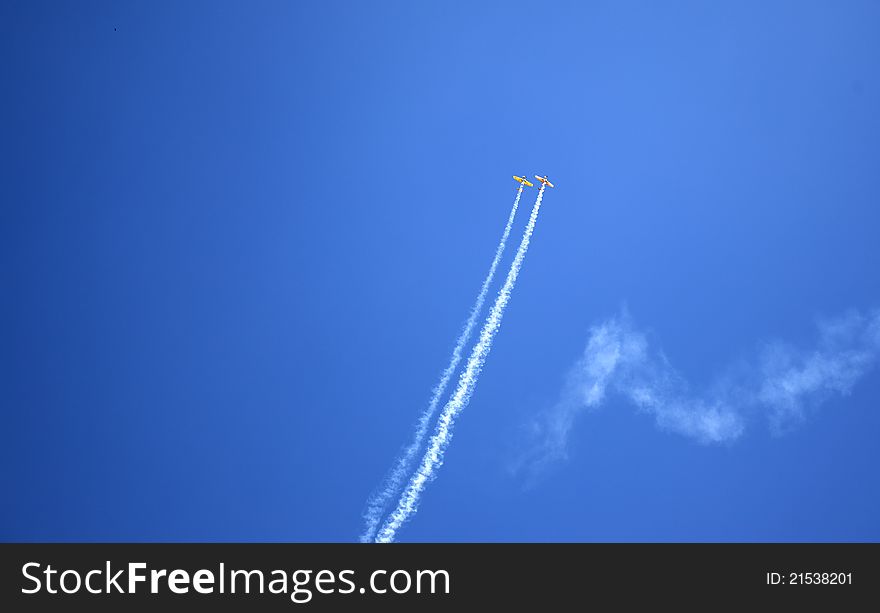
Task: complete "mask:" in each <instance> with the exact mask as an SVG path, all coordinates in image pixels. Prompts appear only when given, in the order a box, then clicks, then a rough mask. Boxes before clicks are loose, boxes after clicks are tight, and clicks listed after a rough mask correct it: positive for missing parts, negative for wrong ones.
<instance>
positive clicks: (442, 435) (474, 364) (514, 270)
mask: <svg viewBox="0 0 880 613" xmlns="http://www.w3.org/2000/svg"><path fill="white" fill-rule="evenodd" d="M543 196H544V186H543V185H542V186H541V189H540V191H538V198H537V199H536V200H535V206H534V207H532V214H531V216H530V217H529V222H528V224H527V225H526V229H525V231H524V232H523V237H522V241H520V244H519V249H517V252H516V256H515V257H514V258H513V263H512V264H511V265H510V271H509V272H508V273H507V279H506V280H505V281H504V285H503V286H502V288H501V290H500V291H499V292H498V297H497V298H496V299H495V304H494V305H492V310H491V311H489V315H488V316H487V317H486V322H485V323H484V324H483V329H482V330H481V331H480V340H479V341H477V344H476V345H474V348H473V350H472V351H471V355H470V357H469V358H468V361H467V366H465V369H464V372H462V373H461V376H460V377H459V379H458V386H457V387H456V389H455V392H454V393H453V395H452V397H451V398H450V399H449V402H447V403H446V406H445V407H443V411H442V412H441V414H440V419H439V420H438V422H437V428H436V431H435V432H434V434H433V435H432V436H431V439H430V441H429V443H428V448H427V449H426V450H425V455H424V456H423V458H422V461H421V463H420V464H419V466H418V468H417V469H416V472H415V473H414V474H413V476H412V477H411V478H410V480H409V484H408V485H407V487H406V490H404V492H403V494H402V495H401V496H400V500H399V501H398V503H397V508H396V509H395V510H394V512H393V513H391V515H389V516H388V519H386V520H385V523H384V524H383V525H382V529H381V530H379V533H378V534H377V535H376V542H377V543H389V542H391V541H393V540H394V537H395V535H396V534H397V531H398V530H399V529H400V527H401V526H402V525H403V524H404V522H406V521H407V520H408V519H409V518H410V517H411V516H412V515H413V514H414V513H415V512H416V511H417V510H418V503H419V498H420V497H421V494H422V492H423V491H424V489H425V485H426V484H427V482H428V481H430V480H431V479H432V478H433V477H434V475H435V473H436V471H437V469H438V468H439V467H440V466H441V465H442V464H443V456H444V455H445V453H446V448H447V447H448V446H449V441H450V440H451V439H452V428H453V426H454V425H455V419H456V417H458V415H459V413H461V412H462V410H464V408H465V407H466V406H467V405H468V402H469V401H470V398H471V395H472V394H473V391H474V387H476V385H477V379H478V378H479V376H480V372H481V371H482V370H483V365H484V364H485V363H486V357H487V356H488V355H489V351H491V349H492V340H493V339H494V338H495V334H496V333H497V332H498V328H499V327H500V326H501V319H502V318H503V317H504V309H505V308H506V307H507V303H508V302H509V301H510V294H511V292H512V291H513V286H514V285H515V284H516V279H517V277H518V276H519V271H520V268H521V267H522V263H523V260H524V259H525V257H526V252H527V251H528V249H529V241H530V240H531V238H532V232H534V230H535V223H536V222H537V220H538V211H539V210H540V209H541V199H542V198H543Z"/></svg>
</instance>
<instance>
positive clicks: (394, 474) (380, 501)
mask: <svg viewBox="0 0 880 613" xmlns="http://www.w3.org/2000/svg"><path fill="white" fill-rule="evenodd" d="M522 192H523V187H522V185H520V187H519V189H518V190H516V199H515V200H514V201H513V207H512V208H511V209H510V216H509V217H508V218H507V225H506V226H504V233H503V234H502V235H501V240H500V241H499V242H498V247H497V248H496V249H495V258H494V259H493V260H492V264H491V265H490V266H489V272H488V274H487V275H486V278H485V279H484V280H483V286H482V287H481V288H480V293H479V294H478V295H477V299H476V300H475V301H474V305H473V307H471V312H470V315H469V316H468V319H467V321H466V322H465V324H464V328H462V330H461V334H459V335H458V340H456V341H455V348H454V349H453V350H452V356H451V357H450V358H449V364H447V366H446V369H445V370H444V371H443V373H442V374H441V375H440V380H439V381H438V382H437V385H436V386H435V387H434V389H433V390H432V392H431V400H430V402H429V403H428V407H427V408H426V409H425V410H424V412H423V413H422V415H421V416H420V417H419V420H418V422H417V423H416V431H415V434H414V435H413V440H412V442H411V443H410V444H409V446H407V447H406V449H404V450H403V453H401V455H400V457H399V458H397V461H396V462H395V463H394V466H393V467H392V468H391V470H390V471H389V472H388V474H387V475H386V477H385V480H384V481H383V482H382V485H381V487H380V488H379V490H378V491H377V492H375V493H374V494H373V495H372V496H371V497H370V499H369V501H368V502H367V508H366V510H365V511H364V522H365V526H364V531H363V533H362V534H361V537H360V540H361V542H362V543H366V542H369V541H371V540H373V537H374V536H375V535H376V528H377V527H378V526H379V522H380V521H381V520H382V516H383V515H384V514H385V510H386V508H387V507H388V503H389V501H390V500H391V498H392V497H394V496H396V495H397V493H398V492H399V491H400V489H401V487H402V486H403V481H404V479H405V478H406V476H407V474H408V473H409V469H410V466H412V463H413V459H414V458H415V455H416V453H418V451H419V449H420V448H421V446H422V441H423V440H424V439H425V434H427V432H428V424H430V422H431V419H432V418H433V417H434V413H436V412H437V405H438V404H439V402H440V398H441V397H442V396H443V394H444V393H445V392H446V386H447V385H449V380H450V379H452V375H453V374H454V373H455V371H456V369H457V368H458V365H459V363H460V362H461V355H462V352H463V351H464V348H465V345H467V344H468V341H470V339H471V334H473V331H474V327H475V326H476V325H477V318H478V317H479V316H480V312H481V311H482V310H483V303H484V302H485V301H486V294H488V293H489V286H490V285H492V280H493V279H494V278H495V271H496V270H497V269H498V264H499V263H500V262H501V256H502V255H503V254H504V248H505V247H506V246H507V239H508V237H509V236H510V229H511V228H512V227H513V219H514V217H516V211H517V209H518V208H519V199H520V197H521V196H522Z"/></svg>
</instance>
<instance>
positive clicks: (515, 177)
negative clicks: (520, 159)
mask: <svg viewBox="0 0 880 613" xmlns="http://www.w3.org/2000/svg"><path fill="white" fill-rule="evenodd" d="M513 178H514V179H516V180H517V181H519V182H520V183H522V184H523V185H528V186H529V187H532V183H530V182H529V181H528V179H526V178H525V177H524V176H523V177H518V176H516V175H513Z"/></svg>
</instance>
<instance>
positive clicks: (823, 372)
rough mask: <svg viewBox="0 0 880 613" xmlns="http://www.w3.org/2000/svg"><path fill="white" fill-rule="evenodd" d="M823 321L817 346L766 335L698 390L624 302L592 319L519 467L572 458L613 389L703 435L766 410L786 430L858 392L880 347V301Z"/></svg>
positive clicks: (728, 435) (739, 425) (660, 421)
mask: <svg viewBox="0 0 880 613" xmlns="http://www.w3.org/2000/svg"><path fill="white" fill-rule="evenodd" d="M817 327H818V336H817V339H816V341H815V342H814V344H813V346H811V347H808V348H804V347H797V346H794V345H790V344H784V343H781V342H778V341H774V342H769V343H765V344H764V345H763V346H762V347H761V348H760V349H759V351H758V352H757V358H756V360H755V362H754V364H751V365H745V366H744V367H742V368H739V369H736V370H735V371H734V369H728V370H727V371H724V373H725V374H724V376H719V377H718V378H717V379H716V380H715V382H714V383H713V384H712V385H711V386H709V387H708V388H706V389H705V390H702V391H699V392H695V391H693V390H692V389H691V387H690V386H689V384H688V382H687V381H686V379H685V378H684V377H682V376H681V375H680V374H679V372H678V371H676V370H675V368H673V367H672V365H671V364H670V363H669V360H667V358H666V356H665V355H664V354H663V352H662V351H661V350H659V349H656V348H653V347H651V346H650V344H649V342H648V337H647V336H646V335H645V334H644V333H643V332H640V331H638V330H637V329H636V328H635V326H634V324H633V322H632V319H631V317H629V315H628V314H627V313H626V312H625V311H624V312H623V313H621V314H620V315H618V316H615V317H612V318H611V319H609V320H607V321H605V322H602V323H601V324H598V325H596V326H593V327H592V328H591V330H590V335H589V339H588V341H587V346H586V349H585V350H584V353H583V355H582V356H581V358H580V359H579V360H578V361H577V363H575V365H574V366H573V367H572V369H571V371H570V372H569V373H568V376H567V377H566V382H565V385H564V387H563V390H562V392H561V394H560V397H559V400H558V401H557V402H556V404H554V405H553V406H552V407H551V408H550V409H549V410H548V411H546V412H544V413H543V414H542V415H541V416H540V417H539V418H538V419H537V420H535V421H534V422H533V423H532V424H531V428H530V432H531V434H532V436H533V437H534V439H535V441H534V445H532V446H531V447H527V448H528V449H530V451H529V452H528V453H527V455H526V456H525V457H523V458H522V459H521V461H520V462H519V463H518V465H517V466H516V469H525V470H527V471H528V472H530V473H534V472H535V471H536V470H539V469H540V468H541V467H543V466H544V465H546V464H547V463H548V462H551V461H553V460H559V459H563V458H565V457H566V455H567V449H568V442H569V438H570V434H571V431H572V429H573V427H574V424H575V420H576V418H577V416H578V415H579V414H580V413H582V412H584V411H589V410H591V409H596V408H598V407H600V406H601V405H602V404H603V403H604V402H606V400H607V399H608V398H610V397H612V396H616V397H620V398H622V399H624V400H626V401H628V402H629V403H631V404H632V405H634V406H635V407H636V408H637V409H639V410H640V411H643V412H645V413H647V414H649V415H652V416H653V417H654V419H655V421H656V423H657V425H658V426H659V427H660V428H662V429H664V430H668V431H670V432H675V433H678V434H682V435H685V436H688V437H690V438H693V439H695V440H697V441H699V442H701V443H722V442H727V441H734V440H736V439H737V438H739V437H740V436H741V435H742V434H743V432H744V431H745V429H746V423H747V421H748V420H749V419H751V418H752V417H753V416H754V415H755V414H760V413H766V415H767V418H768V420H769V423H770V426H771V428H772V429H773V430H774V431H777V432H779V431H784V430H786V429H788V428H790V427H791V426H792V425H793V424H795V423H797V422H799V421H800V420H802V419H803V418H804V417H805V416H806V415H807V413H808V411H809V410H811V409H812V408H815V407H817V406H818V405H820V404H822V403H823V402H825V401H826V400H828V399H829V398H830V397H832V396H834V395H846V394H848V393H849V392H850V391H851V390H852V388H853V386H854V385H855V384H856V382H857V381H858V380H859V379H860V378H861V377H863V376H864V375H865V374H866V373H867V372H868V371H869V370H870V369H871V368H873V367H874V365H875V364H876V363H877V361H878V357H880V311H874V312H871V313H868V314H862V313H859V312H857V311H849V312H847V313H845V314H843V315H841V316H838V317H835V318H832V319H828V320H824V321H820V322H819V323H818V326H817ZM734 372H735V375H734V374H731V373H734Z"/></svg>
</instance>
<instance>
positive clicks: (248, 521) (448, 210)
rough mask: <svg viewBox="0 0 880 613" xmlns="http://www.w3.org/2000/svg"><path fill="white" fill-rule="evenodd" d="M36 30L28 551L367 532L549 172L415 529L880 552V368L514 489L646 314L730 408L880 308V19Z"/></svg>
mask: <svg viewBox="0 0 880 613" xmlns="http://www.w3.org/2000/svg"><path fill="white" fill-rule="evenodd" d="M723 4H726V5H727V6H722V5H723ZM0 24H2V25H0V31H2V36H0V41H2V42H0V47H2V49H3V53H2V58H3V59H2V60H0V62H2V71H3V75H4V79H3V81H4V84H5V87H4V90H5V95H4V97H3V101H2V103H0V104H2V108H3V116H4V122H3V123H4V128H3V139H2V140H3V169H4V170H3V173H4V180H3V181H2V183H3V193H4V196H3V199H2V201H3V202H2V223H0V228H2V230H0V231H2V235H0V239H2V241H0V242H2V247H0V252H2V254H3V260H4V263H5V264H4V266H3V269H4V272H3V279H4V283H3V286H4V288H5V291H4V292H3V300H2V303H0V312H2V322H3V323H2V328H0V329H2V333H3V334H2V339H3V340H2V354H0V355H2V371H0V372H2V374H0V407H2V417H3V423H4V426H3V432H4V443H3V445H2V446H0V449H2V451H0V454H2V468H0V478H2V484H3V489H4V492H5V494H4V504H3V505H0V538H2V539H3V540H126V541H141V540H146V541H149V540H187V541H192V540H195V541H200V540H224V541H227V540H246V541H251V540H254V541H263V540H270V541H351V540H355V539H356V538H357V535H358V533H359V531H360V529H361V520H360V513H361V511H362V509H363V505H364V503H365V500H366V498H367V496H368V495H369V493H370V491H371V490H372V489H373V488H374V487H375V486H376V485H377V484H378V482H379V480H380V479H381V477H382V475H383V474H384V472H385V470H386V469H387V468H388V467H389V466H390V464H391V462H392V460H393V458H394V455H395V453H396V452H397V451H398V450H399V448H400V447H401V445H403V444H404V443H405V442H406V441H407V440H408V437H409V436H410V432H411V427H412V424H413V423H414V421H415V419H416V417H417V415H418V412H419V411H420V410H421V409H422V408H423V407H424V405H425V403H426V402H427V399H428V396H429V392H430V389H431V386H432V385H433V384H434V382H435V379H436V376H437V375H438V374H439V372H440V370H441V369H442V368H443V366H444V365H445V361H446V359H447V356H448V353H449V351H450V349H451V346H452V343H453V341H454V338H455V336H456V334H457V333H458V330H459V327H460V325H461V324H462V322H463V321H464V319H465V317H466V315H467V309H468V306H469V305H470V303H471V301H472V300H473V297H474V296H475V294H476V292H477V290H478V288H479V284H480V281H481V279H482V275H483V274H484V271H485V269H486V267H487V266H488V264H489V261H490V260H491V258H492V255H493V251H494V248H495V241H496V240H497V238H498V236H499V235H500V233H501V229H502V226H503V223H504V221H505V219H506V215H507V212H508V209H509V206H510V203H511V201H512V198H513V195H514V186H515V184H514V183H513V181H512V179H511V178H510V176H511V175H512V174H514V173H520V172H522V173H529V174H534V173H541V174H545V173H547V174H549V175H550V177H551V179H552V180H554V182H555V183H556V185H557V188H556V189H555V190H552V191H551V192H550V193H548V194H547V197H546V199H545V207H544V210H543V211H542V216H541V218H540V220H539V222H538V227H537V230H536V233H535V236H534V239H533V242H532V249H531V251H530V253H529V256H528V258H527V259H526V262H525V267H524V269H523V272H522V275H521V277H520V281H519V284H518V286H517V288H516V291H515V293H514V296H513V299H512V302H511V306H510V308H509V309H508V312H507V315H506V318H505V321H504V324H503V326H502V329H501V331H500V334H499V336H498V339H497V343H496V345H495V348H494V349H493V353H492V354H491V356H490V359H489V361H488V363H487V366H486V369H485V371H484V373H483V377H482V379H481V381H480V384H479V386H478V387H477V390H476V393H475V395H474V397H473V400H472V402H471V405H470V407H469V408H468V409H467V411H466V412H465V414H464V415H463V416H462V418H461V420H460V422H459V424H458V428H457V430H456V436H455V440H454V442H453V444H452V447H451V448H450V450H449V453H448V454H447V458H446V464H445V465H444V467H443V469H442V471H441V473H440V476H439V478H438V479H437V481H436V482H434V483H433V484H432V485H431V487H429V489H428V490H427V492H426V494H425V497H424V499H423V503H422V507H421V510H420V513H419V514H418V515H417V516H416V517H415V519H414V520H413V521H412V522H411V523H410V524H408V525H407V526H406V527H405V528H404V530H403V531H402V532H401V534H400V537H401V539H402V540H439V541H448V540H479V541H496V540H501V541H509V540H515V541H519V540H542V541H543V540H563V541H568V540H577V541H580V540H587V541H618V540H651V541H653V540H661V541H663V540H676V541H678V540H682V541H704V540H712V541H727V540H733V541H742V540H750V541H751V540H757V541H763V540H772V541H787V540H872V541H876V540H880V521H878V519H877V518H878V517H880V492H878V488H877V477H876V474H877V468H878V462H880V447H878V445H877V441H878V439H880V412H878V410H877V409H878V406H877V399H878V398H880V373H878V371H877V370H874V371H873V372H872V373H870V374H868V375H867V376H865V377H864V379H862V380H861V381H860V382H859V383H858V385H857V386H855V387H854V389H853V392H852V394H850V395H849V396H846V397H836V398H833V399H830V400H829V401H828V402H827V403H826V404H824V405H823V406H822V407H821V408H820V409H819V410H817V411H815V412H813V413H811V414H810V416H809V418H808V419H806V420H805V421H804V423H802V424H800V425H799V426H798V427H797V428H795V429H793V430H792V431H791V432H788V433H787V434H785V435H784V436H776V435H774V434H773V433H772V432H771V431H770V430H768V428H766V427H765V426H764V424H763V423H762V422H760V421H756V422H755V423H753V424H751V425H750V428H749V430H748V431H747V432H746V433H745V434H744V435H743V437H742V438H741V439H740V440H738V441H737V442H735V443H733V444H729V445H716V446H706V445H701V444H699V443H697V442H694V441H692V440H690V439H687V438H685V437H681V436H679V435H676V434H674V433H669V432H664V431H661V430H659V429H658V428H657V427H656V426H655V424H654V423H653V420H652V419H650V418H649V417H647V416H645V415H641V414H639V413H638V412H636V411H634V410H633V409H632V408H631V407H630V406H628V405H626V404H625V403H615V402H612V401H610V402H609V403H608V404H607V405H606V406H604V407H603V408H602V409H601V410H600V411H597V412H595V413H594V414H590V415H583V416H581V418H580V419H578V421H577V423H576V426H575V429H574V431H573V433H572V440H571V442H570V443H571V452H572V453H571V457H570V459H569V460H568V461H566V462H563V463H560V464H559V465H558V466H556V467H555V468H554V470H552V471H550V472H548V474H547V475H546V476H545V477H544V478H543V479H542V480H541V481H540V482H538V483H537V484H535V485H534V486H533V487H531V488H526V487H524V484H523V482H522V480H521V479H520V478H518V477H517V476H514V475H511V473H510V472H509V470H508V466H509V464H510V462H511V461H512V458H513V457H514V456H515V455H516V453H517V446H518V444H519V443H518V440H519V439H518V436H519V434H518V433H520V432H521V430H522V428H523V424H525V423H527V422H528V421H529V420H530V419H531V417H532V416H533V415H535V414H536V413H538V412H539V411H541V410H543V409H545V408H546V407H547V406H549V405H552V404H553V403H554V402H555V400H556V398H557V396H558V393H559V389H560V386H561V385H562V382H563V380H564V376H565V372H566V370H567V369H568V368H569V367H570V366H571V364H572V363H573V362H574V361H575V360H576V359H577V358H578V356H579V355H580V354H581V352H582V351H583V348H584V343H585V341H586V338H587V335H588V330H589V328H590V326H591V325H592V324H594V323H595V322H597V321H601V320H603V319H605V318H607V317H608V316H610V315H613V314H615V313H616V312H618V310H619V307H620V305H621V304H623V303H626V304H627V305H628V308H629V310H630V312H631V313H632V315H633V316H634V318H635V319H636V320H637V321H638V322H639V324H640V325H643V326H645V327H649V328H650V329H651V330H652V333H653V335H654V336H655V337H656V338H657V339H659V341H660V343H661V344H662V347H663V349H664V351H665V352H666V354H667V356H668V358H669V360H670V362H671V363H673V364H674V365H675V367H676V368H677V369H679V371H680V372H681V373H682V374H683V375H685V376H686V377H687V378H688V380H690V381H691V382H692V383H693V384H694V385H695V386H697V387H700V386H705V385H709V383H710V382H711V380H712V378H713V377H714V376H715V375H716V373H717V372H719V371H720V370H723V369H724V368H725V367H726V365H729V364H730V363H731V362H733V361H735V360H737V359H739V358H741V357H743V356H749V355H752V353H753V352H754V350H755V348H756V347H758V346H760V344H761V343H762V342H765V341H766V340H767V339H772V338H781V339H785V340H787V341H790V342H792V343H796V344H797V343H803V344H805V345H808V344H809V343H810V342H812V340H811V339H813V337H814V325H813V324H814V321H815V319H816V317H820V316H828V315H834V314H838V313H840V312H843V311H845V310H846V309H849V308H858V309H870V308H873V307H876V306H878V305H880V284H878V278H880V277H878V274H877V271H878V269H880V241H878V227H880V207H878V202H880V172H878V160H880V114H878V112H877V110H878V108H880V37H878V36H877V32H878V28H880V5H878V4H877V3H874V2H856V1H852V2H844V3H834V2H794V1H792V2H762V1H750V2H740V3H707V2H698V1H693V2H683V1H682V2H672V3H663V6H660V4H659V3H655V2H611V1H606V2H565V3H561V2H560V3H552V2H542V3H537V4H536V3H534V2H523V3H512V2H504V3H501V2H498V3H479V4H478V3H461V4H458V5H456V4H455V3H447V2H443V3H441V2H433V3H411V2H377V3H356V2H347V3H339V2H314V3H305V2H258V3H255V4H245V3H233V2H186V3H167V2H166V3H155V2H130V3H118V2H104V3H95V2H87V3H76V4H74V3H69V2H59V3H44V2H11V3H10V2H7V3H4V5H3V8H2V9H0ZM524 219H525V215H524V214H523V215H521V217H520V219H519V220H518V222H519V223H518V224H517V226H516V230H515V232H516V234H517V235H518V234H519V232H520V231H521V228H522V224H523V223H524ZM507 261H509V260H507Z"/></svg>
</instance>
